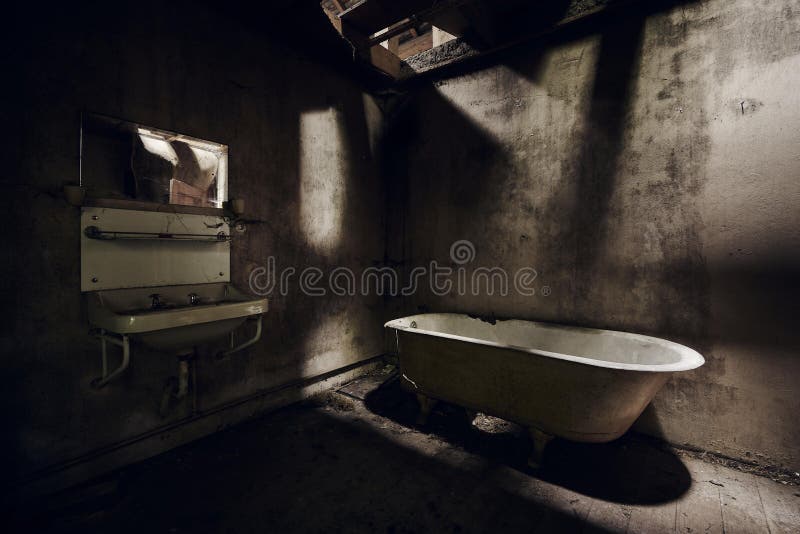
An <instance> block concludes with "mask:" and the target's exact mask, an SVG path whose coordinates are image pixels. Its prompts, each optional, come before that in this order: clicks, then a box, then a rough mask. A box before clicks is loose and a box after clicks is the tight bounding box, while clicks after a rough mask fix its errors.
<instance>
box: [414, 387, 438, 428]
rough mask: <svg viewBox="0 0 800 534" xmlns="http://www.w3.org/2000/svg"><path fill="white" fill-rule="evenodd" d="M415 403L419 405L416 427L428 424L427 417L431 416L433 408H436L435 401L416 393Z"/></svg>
mask: <svg viewBox="0 0 800 534" xmlns="http://www.w3.org/2000/svg"><path fill="white" fill-rule="evenodd" d="M417 402H418V403H419V414H418V415H417V425H419V426H425V425H426V424H427V423H428V417H429V416H430V415H431V411H432V410H433V407H434V406H436V399H432V398H430V397H428V396H427V395H423V394H422V393H417Z"/></svg>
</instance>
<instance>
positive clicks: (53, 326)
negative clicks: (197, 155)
mask: <svg viewBox="0 0 800 534" xmlns="http://www.w3.org/2000/svg"><path fill="white" fill-rule="evenodd" d="M215 5H216V4H215ZM156 7H157V9H156ZM189 7H191V9H189ZM27 9H28V8H24V10H27ZM316 11H320V10H319V8H318V5H317V6H316ZM19 14H20V15H26V16H28V15H34V13H33V12H30V13H27V11H26V12H19ZM156 14H158V16H156ZM241 15H242V13H240V12H234V11H233V10H229V9H228V8H227V7H225V6H223V7H221V8H220V11H216V10H215V9H210V8H206V7H203V6H201V5H197V6H195V5H192V6H189V5H188V3H186V2H179V3H178V4H175V5H171V7H169V6H167V7H165V6H160V5H159V6H156V5H155V3H153V2H149V1H146V2H144V3H141V2H137V3H134V2H123V3H120V4H115V6H114V9H113V10H108V9H105V8H101V7H97V6H83V7H80V8H78V9H63V10H61V9H59V10H56V11H48V12H47V13H44V14H42V13H36V14H35V16H36V17H35V18H37V21H38V22H37V27H36V28H35V29H34V31H30V28H29V29H27V30H24V31H23V30H22V29H21V28H22V26H18V28H15V29H14V31H12V33H11V34H9V35H10V36H12V37H14V38H15V39H18V41H17V42H18V45H19V48H18V52H19V53H18V54H15V55H14V58H12V63H11V71H12V74H13V76H14V78H15V79H16V80H17V81H18V83H17V84H16V85H15V87H14V88H12V90H13V91H14V92H15V98H14V101H15V103H16V106H15V108H14V109H13V110H11V111H12V115H11V118H10V120H11V121H13V122H15V123H18V124H20V125H22V126H21V130H20V131H19V132H18V133H19V135H18V138H19V139H20V140H22V141H21V142H20V143H16V144H18V145H21V146H20V147H19V149H18V152H19V157H15V158H13V159H14V161H13V163H12V165H13V166H14V167H13V170H12V171H11V172H9V173H8V176H7V177H8V178H10V179H13V180H14V182H13V183H11V187H13V188H14V190H15V195H14V198H15V202H14V203H13V205H12V206H11V207H10V209H9V216H10V217H11V218H12V219H14V220H16V221H17V226H16V230H15V231H14V232H13V235H11V236H9V237H10V238H11V244H10V247H11V249H15V250H17V251H18V252H17V253H16V254H15V255H13V256H10V257H9V260H10V262H11V267H12V269H13V271H14V272H16V273H17V276H16V277H15V279H14V282H13V286H14V287H9V289H10V291H9V294H10V295H11V297H10V300H11V301H12V302H15V303H16V306H15V309H16V310H17V313H15V314H14V318H13V319H14V320H13V322H12V323H10V324H9V325H8V327H9V335H8V336H3V340H2V349H3V353H8V354H14V358H12V359H11V360H10V361H9V362H8V366H7V369H6V374H7V375H8V376H10V377H14V380H12V381H11V382H9V384H10V386H9V387H7V388H4V390H3V392H2V393H0V399H2V402H0V404H2V405H3V407H4V408H3V409H2V411H3V413H4V414H5V415H7V417H6V418H5V421H6V423H7V424H6V430H7V434H8V436H9V439H6V440H4V443H3V444H2V445H0V449H2V453H3V454H2V456H3V459H4V461H3V462H2V464H3V467H4V473H6V474H7V478H8V479H9V480H10V482H11V481H18V480H19V479H22V480H27V479H29V478H34V477H37V476H39V475H43V474H50V473H51V471H50V469H51V468H56V469H60V468H62V467H64V466H68V465H72V464H77V463H78V462H81V461H82V460H86V459H91V458H95V457H98V455H101V454H103V453H104V452H107V451H108V450H110V449H113V448H115V447H121V446H125V445H126V444H128V443H130V442H132V441H135V440H137V439H139V438H141V437H142V436H146V435H150V434H151V433H157V432H160V431H162V430H164V429H166V428H173V429H174V431H173V432H172V433H171V434H170V435H171V436H175V435H180V436H181V437H186V439H190V438H191V437H192V434H191V431H185V430H183V429H184V428H185V427H184V426H182V424H183V423H185V422H186V421H187V420H189V419H190V418H192V417H196V416H197V417H201V416H202V414H203V413H208V412H210V411H213V410H214V409H216V408H217V407H220V406H226V405H228V404H231V403H235V402H236V401H237V400H242V399H247V398H250V397H251V396H253V395H256V394H258V393H259V392H262V391H265V390H270V388H272V387H275V386H277V385H280V384H285V383H288V382H291V381H293V380H295V379H296V378H298V377H299V376H300V375H301V374H302V373H303V372H304V370H305V363H304V362H305V361H306V360H307V359H309V358H310V357H311V356H313V355H314V354H313V353H312V354H309V348H308V347H307V346H306V341H307V340H308V339H309V338H312V337H315V331H316V328H317V323H318V322H319V321H318V320H319V319H320V318H328V317H336V318H337V320H338V321H339V322H340V325H341V326H340V328H338V329H337V330H336V331H335V334H336V335H335V337H334V338H332V339H324V340H323V341H322V343H320V344H317V343H316V342H315V346H317V347H318V349H319V350H318V354H326V355H329V358H328V359H327V360H325V361H322V362H321V364H320V367H322V366H327V369H325V370H329V369H331V368H334V367H336V366H341V365H345V364H349V363H352V362H353V360H355V359H357V358H366V357H371V356H375V355H376V354H378V353H380V352H381V340H382V329H381V324H382V321H381V319H382V317H381V316H380V313H378V312H375V310H380V299H373V301H369V302H367V301H362V300H360V299H352V298H349V297H332V296H328V297H327V298H308V297H304V296H302V294H301V293H300V292H299V291H295V292H293V293H292V294H290V295H289V296H288V297H287V298H286V299H281V298H276V297H271V301H272V302H271V303H270V311H269V313H268V314H267V315H266V317H265V320H264V335H263V336H262V340H261V341H260V342H259V343H258V344H257V345H255V346H253V347H251V348H250V349H248V350H247V351H246V352H243V353H240V354H237V355H235V356H233V357H230V358H226V359H223V360H219V361H218V360H215V359H213V358H211V357H210V355H211V354H201V355H200V356H199V357H198V358H197V381H196V392H197V406H196V407H192V406H191V403H190V402H188V399H187V402H186V403H185V404H183V405H180V406H176V407H175V409H174V410H173V411H172V412H171V413H170V414H169V416H168V417H166V418H164V419H162V418H161V417H160V416H159V414H158V404H159V398H160V396H161V392H162V388H163V384H164V381H165V379H166V378H167V377H169V376H170V375H174V374H176V372H177V364H176V362H175V360H174V358H172V357H169V356H166V357H165V355H163V354H157V353H151V352H149V351H144V350H143V349H141V348H140V347H136V348H135V352H134V356H133V364H132V365H131V368H130V371H129V372H127V373H126V374H125V375H124V376H123V377H120V379H119V381H116V382H114V383H113V384H111V385H109V386H108V387H107V388H105V389H104V390H103V391H100V392H96V391H93V390H92V389H91V388H90V387H89V382H90V381H91V379H92V378H95V377H96V376H97V374H98V372H99V349H98V343H97V341H96V340H94V339H93V338H91V337H90V336H88V335H87V331H88V327H89V325H88V323H87V318H86V309H85V299H84V298H83V296H82V295H81V294H80V290H79V287H78V281H79V279H80V277H79V274H80V255H79V250H80V247H79V242H78V241H79V232H78V231H77V229H78V228H79V210H78V209H77V208H74V207H72V206H69V205H67V204H66V203H65V202H64V201H63V199H61V197H60V196H59V194H58V193H57V192H58V191H60V188H61V186H62V185H63V183H62V181H63V180H65V179H69V178H72V177H74V178H75V179H77V175H78V159H77V148H78V146H79V131H80V130H79V120H78V119H79V113H80V111H81V110H84V109H91V110H94V111H97V112H99V113H103V114H107V115H111V116H117V117H123V118H126V119H131V120H135V121H137V122H141V123H143V124H149V125H153V126H155V127H162V128H165V129H169V130H172V131H180V132H186V133H187V134H191V135H194V136H197V137H200V138H204V139H213V140H219V141H221V142H225V143H226V144H228V145H229V146H230V147H231V154H230V159H231V170H232V177H233V178H234V179H232V180H231V183H230V191H229V195H230V197H231V198H244V199H246V200H247V208H246V217H247V218H249V219H250V218H252V219H254V221H253V224H249V225H248V227H247V231H246V232H245V233H243V234H238V233H237V234H235V235H234V236H233V239H232V262H231V268H232V280H233V283H234V284H235V285H236V286H238V287H240V288H242V289H244V290H246V289H247V287H248V275H249V272H250V269H251V268H253V267H255V266H263V265H265V264H266V258H267V257H268V256H269V255H274V256H276V257H277V258H278V259H279V261H281V262H283V263H284V264H289V265H296V266H304V265H307V264H309V263H311V262H317V261H319V262H331V263H333V262H337V263H338V262H340V261H343V262H350V263H356V264H359V263H361V262H369V261H370V259H371V258H373V257H375V258H380V256H381V254H382V252H383V245H382V239H381V238H382V236H381V235H380V233H379V232H377V233H374V234H373V232H372V228H371V225H372V224H375V225H376V226H378V227H380V216H381V210H380V202H381V200H382V193H381V189H380V182H379V180H377V177H376V170H375V169H374V165H373V161H372V158H371V155H370V149H369V148H368V147H369V145H368V144H367V143H366V142H365V140H366V139H368V133H367V129H368V128H367V125H366V124H365V122H366V120H365V112H364V101H363V99H362V93H361V91H360V89H359V87H358V86H357V84H355V83H352V82H350V81H348V80H345V79H343V78H342V77H341V75H340V74H338V73H335V72H333V71H332V70H330V69H328V68H326V67H323V66H320V65H318V64H315V63H312V62H309V61H307V60H306V59H304V58H303V57H301V56H299V55H298V54H297V53H296V52H293V51H291V50H287V49H286V48H285V46H284V45H282V44H281V43H276V42H272V41H270V40H268V39H265V38H264V37H263V34H260V33H256V32H247V31H246V30H244V31H243V28H242V24H241V22H240V21H239V20H236V17H239V16H241ZM323 16H324V15H323ZM28 18H30V17H28ZM325 24H326V28H327V29H328V31H330V32H333V33H335V30H333V28H332V27H331V25H330V24H329V23H328V22H327V20H326V21H325ZM306 29H307V28H306ZM17 30H19V31H18V33H14V32H15V31H17ZM337 39H338V37H337ZM131 43H136V45H135V46H132V45H131ZM17 93H18V94H17ZM56 101H57V103H58V105H57V106H53V105H51V104H52V103H53V102H56ZM331 107H336V108H337V109H339V110H340V111H341V115H342V117H343V118H342V120H341V122H343V124H341V125H340V126H339V127H340V128H341V131H342V132H343V135H342V136H341V141H342V146H341V147H340V150H341V158H343V159H346V160H347V161H349V162H352V165H353V166H352V167H348V168H347V169H346V170H345V171H343V173H342V174H343V181H344V182H345V183H344V184H342V185H341V187H342V189H343V191H345V192H346V193H345V194H346V195H347V198H346V202H345V203H343V204H342V210H343V211H344V213H342V214H341V226H342V227H343V228H346V229H347V232H346V235H344V239H343V241H342V243H340V244H339V246H337V247H336V249H335V251H334V252H331V253H326V254H324V255H322V254H318V253H317V252H315V251H313V250H311V246H310V244H309V242H308V241H307V239H306V237H305V235H304V234H303V233H302V232H301V231H300V227H301V226H300V218H299V213H300V202H301V199H300V195H299V190H298V175H299V172H300V170H299V167H300V161H299V148H298V147H299V135H300V133H299V120H300V119H299V118H300V117H301V116H302V114H303V113H305V112H307V111H309V110H319V109H329V108H331ZM345 207H346V210H345ZM71 229H73V230H75V231H73V232H71V231H70V230H71ZM31 243H34V244H35V245H36V246H31ZM43 309H57V310H59V313H57V314H42V311H41V310H43ZM373 312H374V313H373ZM210 352H211V353H213V352H214V351H213V350H212V351H210ZM335 355H338V356H339V357H341V359H342V360H347V361H341V360H337V359H336V358H334V357H333V356H335ZM120 414H123V416H121V415H120ZM198 414H199V415H198ZM153 449H155V451H149V452H151V453H155V452H160V450H159V449H158V447H157V446H155V447H153Z"/></svg>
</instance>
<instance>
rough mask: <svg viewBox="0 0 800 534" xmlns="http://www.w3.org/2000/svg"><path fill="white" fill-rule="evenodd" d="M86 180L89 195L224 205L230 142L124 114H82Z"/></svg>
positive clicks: (82, 173) (82, 172)
mask: <svg viewBox="0 0 800 534" xmlns="http://www.w3.org/2000/svg"><path fill="white" fill-rule="evenodd" d="M80 161H81V165H80V179H81V186H83V187H84V188H85V189H86V193H87V196H89V197H94V198H106V199H127V200H138V201H146V202H156V203H160V204H179V205H183V206H199V207H210V208H221V207H222V203H223V202H225V201H226V200H227V199H228V147H227V146H226V145H223V144H220V143H214V142H212V141H205V140H203V139H197V138H195V137H189V136H188V135H183V134H178V133H175V132H169V131H166V130H160V129H158V128H152V127H150V126H144V125H142V124H138V123H135V122H129V121H125V120H122V119H116V118H113V117H107V116H104V115H97V114H93V113H84V114H83V115H82V116H81V160H80Z"/></svg>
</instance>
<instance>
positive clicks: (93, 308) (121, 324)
mask: <svg viewBox="0 0 800 534" xmlns="http://www.w3.org/2000/svg"><path fill="white" fill-rule="evenodd" d="M153 295H158V297H157V298H156V299H155V301H156V305H155V306H154V298H153ZM88 298H89V302H88V305H89V322H90V323H92V324H93V325H94V326H96V327H99V328H103V329H105V330H107V331H109V332H114V333H117V334H122V335H129V336H131V337H134V338H136V339H138V340H139V341H141V342H142V343H143V344H145V345H148V346H150V347H151V348H154V349H156V350H162V351H168V352H177V353H179V354H181V353H187V352H191V351H192V350H193V348H194V347H195V346H197V345H201V344H203V343H207V342H209V341H213V340H215V339H219V338H221V337H223V336H225V335H226V334H228V333H229V332H231V331H232V330H234V329H235V328H237V327H238V326H239V325H241V324H242V323H244V321H245V320H247V319H248V318H249V317H256V316H258V315H261V314H263V313H265V312H266V311H267V299H264V298H260V299H254V298H251V297H248V296H246V295H244V294H242V293H241V292H239V291H238V290H237V289H236V288H234V287H233V286H232V285H231V284H228V283H212V284H189V285H180V286H161V287H144V288H132V289H109V290H103V291H94V292H92V293H89V294H88Z"/></svg>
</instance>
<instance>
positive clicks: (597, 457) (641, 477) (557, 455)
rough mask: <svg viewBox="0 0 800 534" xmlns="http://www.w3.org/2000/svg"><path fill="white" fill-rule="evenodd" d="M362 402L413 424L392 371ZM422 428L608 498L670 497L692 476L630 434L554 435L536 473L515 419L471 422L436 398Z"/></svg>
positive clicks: (654, 445)
mask: <svg viewBox="0 0 800 534" xmlns="http://www.w3.org/2000/svg"><path fill="white" fill-rule="evenodd" d="M364 403H365V405H366V406H367V408H368V409H369V410H370V411H372V412H373V413H376V414H378V415H380V416H382V417H386V418H388V419H391V420H393V421H395V422H397V423H399V424H401V425H404V426H408V427H416V426H417V425H416V417H417V413H418V410H419V407H418V404H417V401H416V399H415V397H414V396H413V395H412V394H411V393H408V392H406V391H405V390H403V389H402V387H401V386H400V381H399V380H397V378H396V377H395V378H392V379H390V380H387V381H386V382H385V383H383V384H382V385H381V386H380V387H378V388H376V389H373V390H371V391H368V392H366V394H365V395H364ZM424 431H425V432H429V433H432V434H435V435H437V436H439V437H441V438H443V439H445V440H446V441H448V442H450V443H452V444H454V445H458V446H460V447H463V448H464V449H465V450H467V451H468V452H471V453H473V454H477V455H480V456H482V457H484V458H487V459H488V460H490V461H493V462H497V463H501V464H505V465H507V466H509V467H512V468H514V469H517V470H518V471H522V472H524V473H527V474H530V475H531V476H535V477H536V478H538V479H540V480H543V481H546V482H549V483H552V484H555V485H558V486H561V487H563V488H566V489H570V490H572V491H575V492H578V493H581V494H584V495H587V496H590V497H595V498H599V499H603V500H606V501H611V502H617V503H623V504H657V503H664V502H670V501H673V500H675V499H677V498H678V497H680V496H681V495H683V494H684V493H685V492H686V491H687V490H688V489H689V487H690V486H691V482H692V480H691V475H690V474H689V472H688V470H687V469H686V467H685V466H684V465H683V463H682V462H681V460H680V459H679V458H678V457H677V456H675V455H674V454H673V453H671V452H670V451H668V450H665V449H664V448H662V447H661V446H660V444H659V443H658V442H656V441H655V440H650V439H648V438H645V437H643V436H637V435H630V434H628V435H625V436H623V437H622V438H620V439H618V440H616V441H614V442H611V443H605V444H593V443H575V442H571V441H567V440H563V439H555V440H553V441H552V442H551V443H550V444H549V445H548V447H547V449H546V451H545V458H544V466H543V468H542V469H540V470H539V471H536V472H535V473H534V472H532V471H531V470H530V468H529V467H528V465H527V458H528V455H529V453H530V450H531V442H530V439H529V437H528V435H527V432H526V431H525V429H524V428H522V427H520V426H519V425H515V424H513V423H509V422H507V421H502V420H500V419H496V418H489V417H486V416H483V415H479V416H478V417H477V418H476V420H475V424H474V425H473V424H470V422H469V420H468V419H467V416H466V414H465V411H464V410H463V409H462V408H459V407H457V406H453V405H449V404H446V403H439V404H437V407H436V408H435V409H434V411H433V413H432V414H431V417H430V419H429V420H428V423H427V424H426V425H425V428H424Z"/></svg>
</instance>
